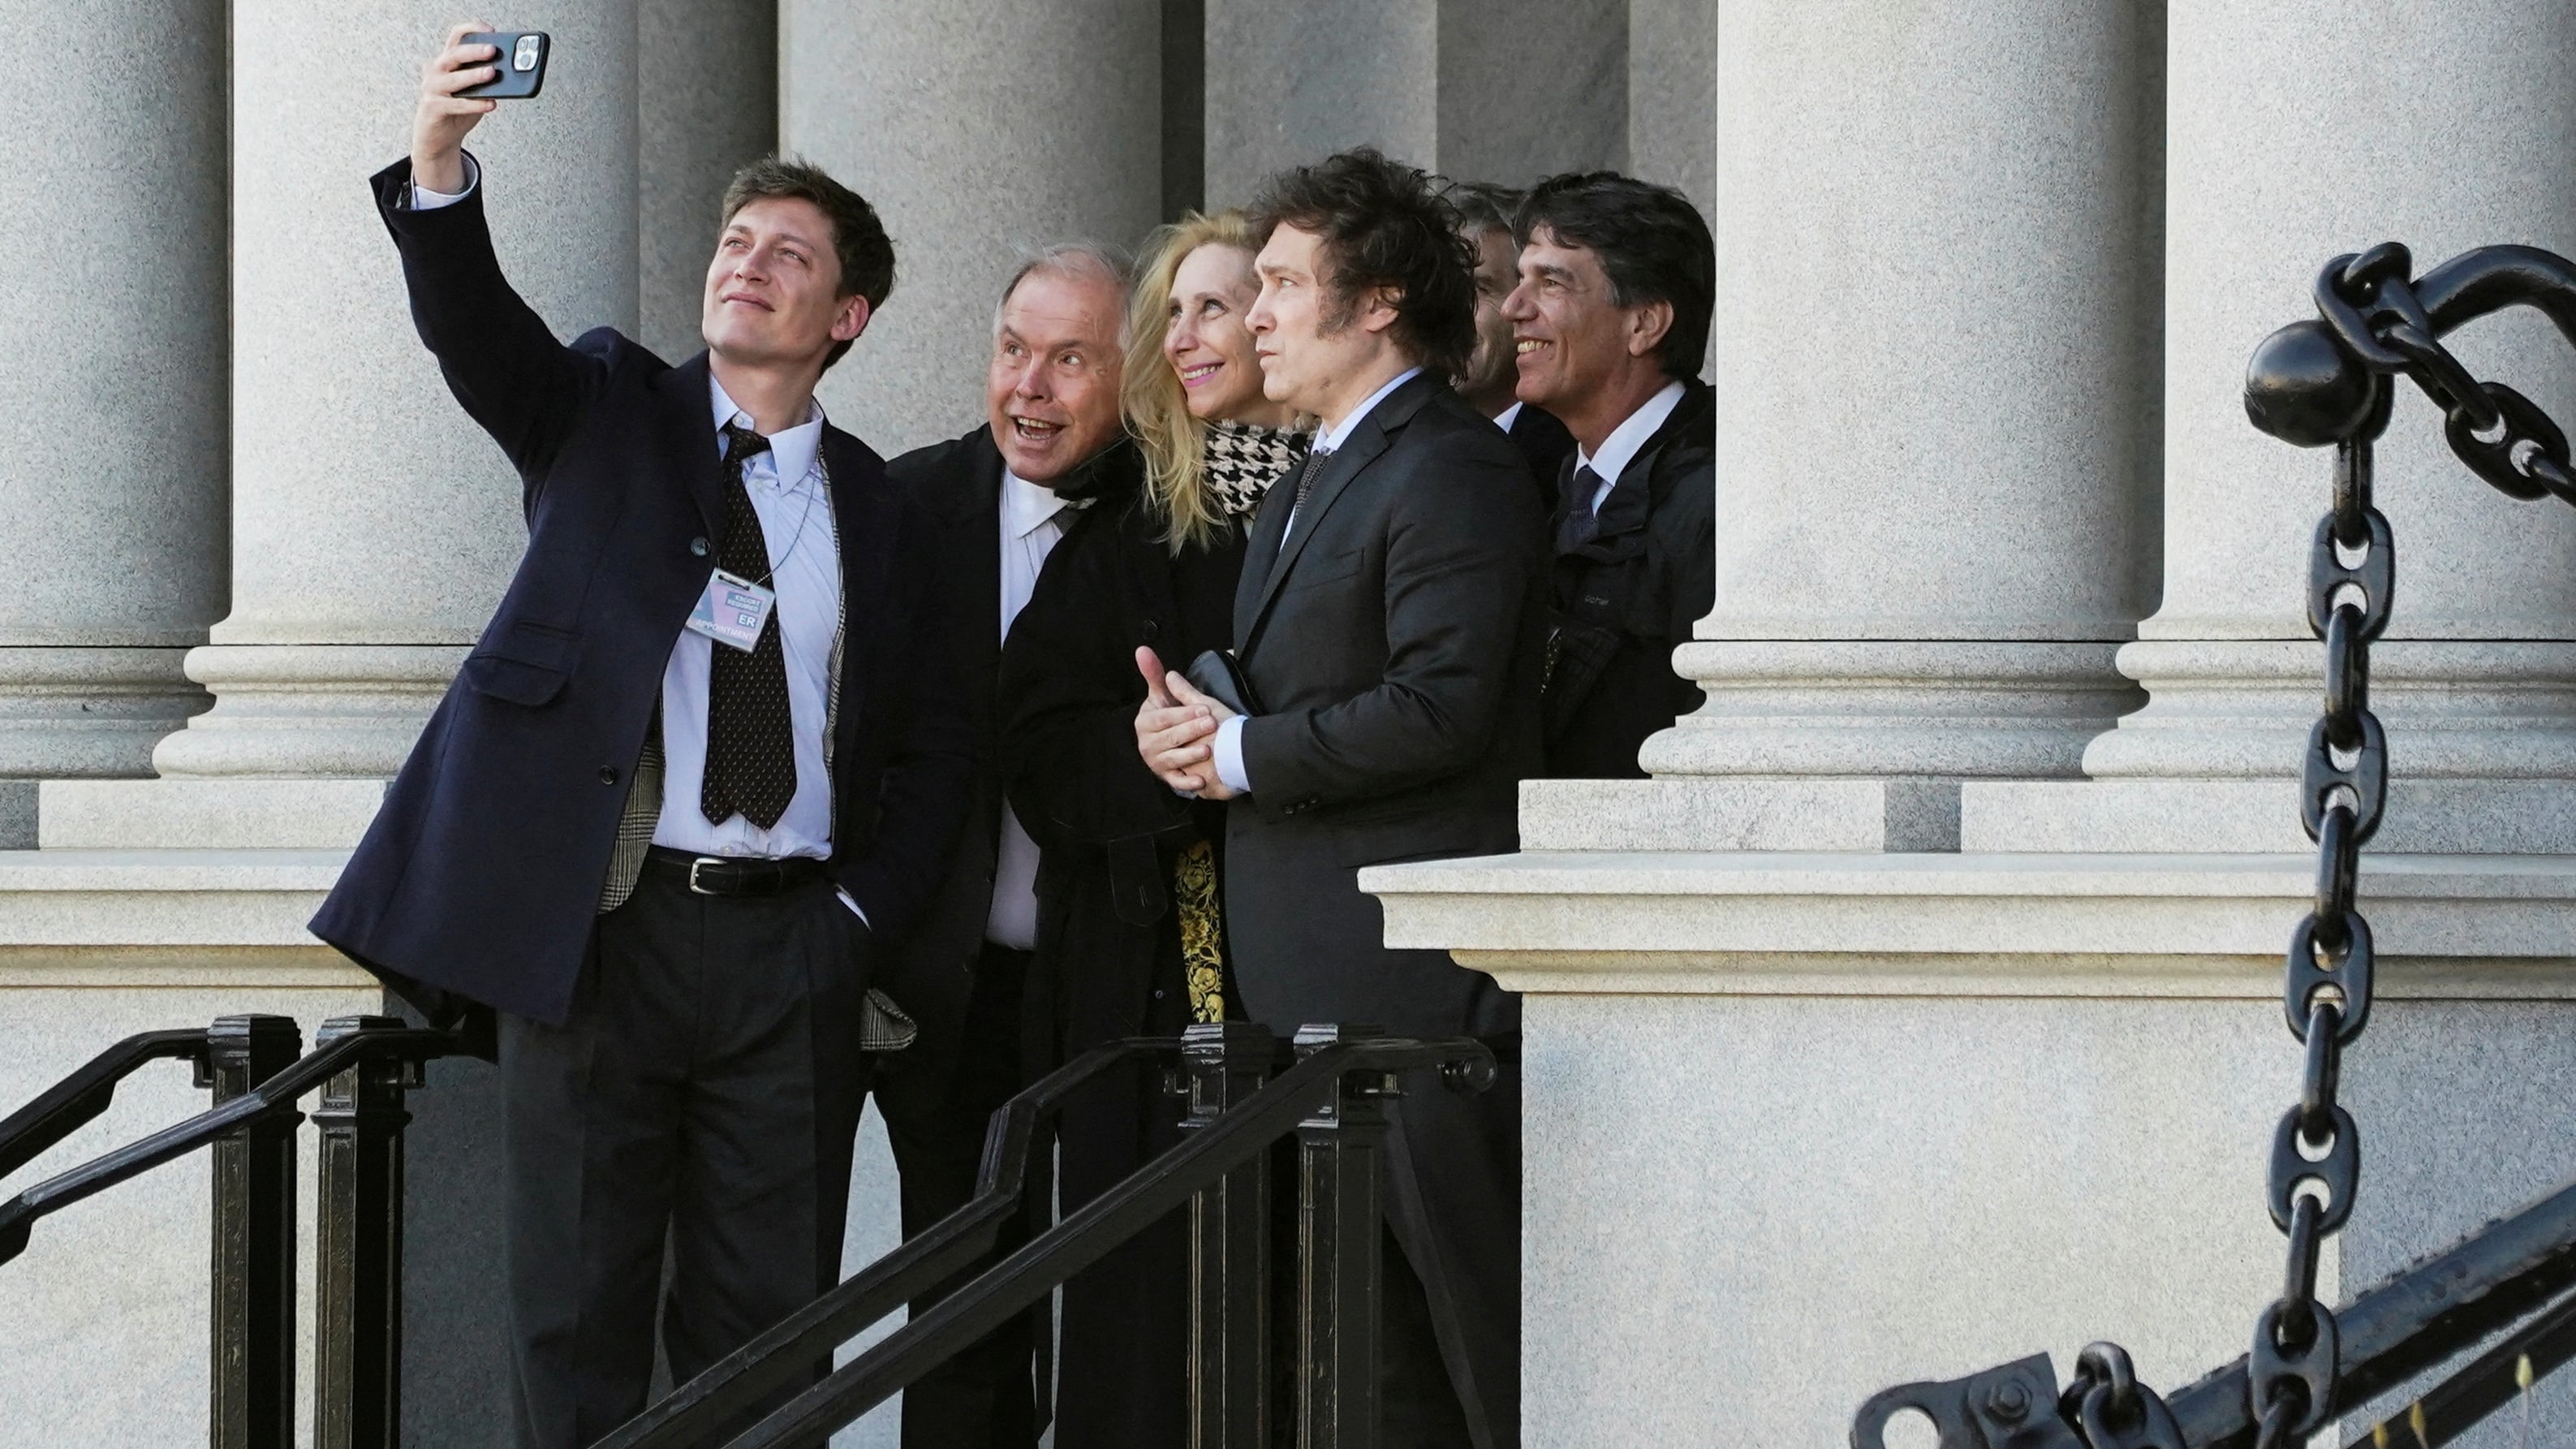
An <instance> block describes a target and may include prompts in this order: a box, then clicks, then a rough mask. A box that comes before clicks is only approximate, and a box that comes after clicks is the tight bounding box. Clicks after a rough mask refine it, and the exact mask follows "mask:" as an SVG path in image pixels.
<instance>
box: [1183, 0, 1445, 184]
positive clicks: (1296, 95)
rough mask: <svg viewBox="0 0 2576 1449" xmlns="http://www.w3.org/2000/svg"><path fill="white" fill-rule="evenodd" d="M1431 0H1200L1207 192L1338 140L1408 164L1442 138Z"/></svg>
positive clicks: (1314, 155) (1423, 161) (1304, 157)
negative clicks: (1203, 0)
mask: <svg viewBox="0 0 2576 1449" xmlns="http://www.w3.org/2000/svg"><path fill="white" fill-rule="evenodd" d="M1440 36H1441V16H1440V5H1439V0H1319V3H1311V4H1304V5H1298V6H1284V5H1274V4H1269V3H1266V0H1207V199H1208V205H1210V206H1241V205H1243V204H1244V203H1245V202H1247V201H1249V200H1251V199H1252V195H1253V193H1254V192H1255V191H1257V190H1259V189H1260V186H1261V182H1262V179H1263V178H1264V177H1267V176H1268V175H1270V173H1272V172H1274V171H1277V170H1279V169H1281V168H1282V167H1287V166H1293V165H1296V164H1297V163H1299V162H1301V161H1313V160H1316V159H1318V158H1319V157H1322V156H1325V155H1328V154H1330V153H1331V152H1334V151H1338V150H1340V149H1342V148H1344V147H1346V146H1358V145H1363V144H1365V145H1371V146H1375V147H1377V148H1378V149H1379V150H1381V151H1384V152H1386V153H1387V154H1388V155H1390V156H1395V157H1400V158H1402V159H1404V160H1406V161H1410V162H1412V163H1413V164H1415V165H1417V166H1431V165H1435V164H1437V162H1438V159H1439V154H1438V153H1439V149H1440V86H1439V80H1438V77H1439V74H1440Z"/></svg>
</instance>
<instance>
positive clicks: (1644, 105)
mask: <svg viewBox="0 0 2576 1449" xmlns="http://www.w3.org/2000/svg"><path fill="white" fill-rule="evenodd" d="M1717 3H1718V0H1629V3H1628V27H1627V29H1628V166H1629V169H1630V170H1632V171H1634V172H1635V173H1636V174H1637V175H1638V176H1640V177H1642V178H1644V179H1645V180H1648V181H1653V182H1657V183H1660V184H1662V185H1665V186H1676V187H1679V188H1681V192H1682V194H1683V195H1684V196H1687V197H1689V198H1690V199H1691V204H1692V205H1694V206H1697V207H1698V208H1699V209H1700V210H1701V211H1702V212H1704V213H1708V212H1712V209H1713V208H1714V207H1715V205H1716V201H1717Z"/></svg>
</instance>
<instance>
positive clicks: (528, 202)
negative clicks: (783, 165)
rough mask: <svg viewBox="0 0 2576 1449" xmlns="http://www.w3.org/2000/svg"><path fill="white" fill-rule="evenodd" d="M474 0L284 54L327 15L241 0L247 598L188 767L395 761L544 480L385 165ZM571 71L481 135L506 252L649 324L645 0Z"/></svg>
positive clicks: (183, 772) (600, 7)
mask: <svg viewBox="0 0 2576 1449" xmlns="http://www.w3.org/2000/svg"><path fill="white" fill-rule="evenodd" d="M448 17H449V11H448V10H447V9H443V8H441V7H439V6H436V5H430V4H423V3H414V0H405V3H401V4H397V5H389V6H380V7H373V8H369V9H365V10H360V11H352V12H349V13H347V14H343V15H339V16H337V17H335V18H334V19H333V21H332V22H331V37H330V45H329V50H330V52H331V54H332V55H333V56H334V57H335V60H334V61H333V63H332V64H329V65H324V66H318V67H315V66H290V65H281V64H278V63H277V56H278V54H279V51H278V49H277V48H278V47H280V46H286V45H289V44H290V43H293V42H294V41H295V39H296V38H297V37H299V36H303V35H304V34H306V33H307V32H308V31H309V30H310V28H311V27H312V25H313V24H314V23H315V22H314V17H313V15H312V14H311V12H310V11H309V10H308V9H306V8H304V7H300V6H297V5H292V4H287V3H284V0H237V3H236V4H235V5H234V10H233V34H234V46H233V55H234V71H233V86H234V116H235V119H236V131H235V134H234V138H233V175H234V188H233V198H234V224H233V320H234V332H233V335H234V368H233V380H234V408H233V439H234V453H233V608H232V613H231V614H230V615H229V616H228V617H227V618H225V619H224V621H223V622H222V623H219V624H217V625H216V626H215V627H214V631H213V642H212V643H210V644H209V645H207V646H206V647H204V648H201V649H198V650H196V651H195V652H194V653H192V654H191V655H190V656H189V659H188V673H189V676H190V677H191V678H193V679H196V680H197V681H198V682H200V683H202V684H205V685H207V686H209V687H210V688H212V689H213V690H214V691H215V695H216V700H215V707H214V708H213V709H212V710H211V711H209V712H207V713H206V714H203V715H200V716H198V717H197V718H196V719H194V720H192V721H191V722H190V727H189V728H188V729H186V730H184V731H182V732H180V733H178V734H175V735H172V736H170V737H169V738H168V739H166V740H164V741H162V743H161V745H160V748H159V749H158V750H156V751H155V752H154V756H153V763H154V764H155V765H156V766H157V767H158V768H159V769H160V771H161V773H162V774H163V775H165V776H173V777H206V776H219V777H243V776H250V777H269V778H301V779H310V778H314V777H343V778H360V779H366V778H381V777H383V776H387V775H390V774H392V773H393V772H394V770H395V769H396V768H398V767H399V766H400V765H401V763H402V760H403V757H404V755H405V754H406V753H407V752H408V751H409V749H410V747H411V743H412V739H413V737H414V736H415V735H416V734H418V732H419V729H420V725H421V722H422V721H423V720H424V719H426V718H427V716H428V711H429V709H430V707H431V705H432V704H434V703H435V702H436V700H437V697H438V694H439V692H440V690H441V689H442V688H444V687H445V685H446V683H447V679H448V676H449V675H450V674H451V673H452V672H453V671H454V669H455V667H456V664H457V662H458V660H459V659H461V658H462V657H463V655H464V652H465V649H466V647H467V646H468V645H469V644H470V643H471V642H472V641H473V639H474V637H475V635H476V634H477V633H478V632H479V631H480V630H481V628H482V626H483V623H484V621H485V619H486V618H487V617H488V616H489V615H490V612H491V609H492V606H493V604H494V603H495V602H496V601H497V600H498V599H499V597H500V593H501V589H502V587H503V585H504V584H505V583H506V582H507V581H508V579H509V576H510V570H511V568H512V567H513V565H515V564H516V562H517V561H518V557H519V553H520V550H521V549H522V547H523V546H524V543H525V532H524V526H523V524H522V523H521V521H520V517H519V483H518V480H517V478H516V477H515V476H514V475H513V474H512V473H511V471H510V469H509V467H508V466H507V465H506V464H505V463H504V462H503V461H502V458H501V454H500V452H499V450H498V449H497V448H495V447H494V446H493V444H492V443H491V441H490V440H489V439H487V438H486V437H484V436H483V434H482V433H481V432H480V431H479V430H478V429H477V428H476V427H475V426H474V424H473V423H472V422H471V421H469V420H468V419H467V418H466V416H465V415H464V413H463V412H461V411H460V410H459V409H458V408H457V406H456V404H455V402H454V401H453V400H452V399H451V398H450V397H449V396H448V394H447V389H446V387H445V386H444V385H443V384H442V383H441V382H440V381H439V377H438V369H437V366H436V365H435V363H433V362H432V361H431V359H430V357H429V355H428V353H427V352H426V351H425V350H423V349H422V347H421V345H420V340H419V338H418V336H417V335H416V334H415V333H414V332H413V330H412V324H411V318H410V315H409V312H408V310H407V308H406V306H405V304H404V301H403V285H402V277H401V271H400V267H399V265H398V264H397V260H396V257H395V253H394V249H393V245H392V243H391V242H390V241H388V240H387V238H386V236H385V232H384V226H383V223H382V222H381V221H379V220H378V219H377V217H376V215H375V209H374V204H373V201H372V199H371V197H370V196H369V194H368V190H367V185H366V178H367V176H368V174H369V173H371V172H373V171H374V170H376V169H377V168H378V167H381V166H383V165H384V164H386V163H387V162H389V161H392V160H394V159H395V158H396V157H398V156H400V155H401V154H402V151H403V147H404V145H405V142H406V138H407V137H408V135H409V121H410V114H411V98H412V95H413V93H414V91H415V89H416V87H417V85H418V76H419V68H420V65H421V63H422V61H423V60H424V59H425V58H426V57H427V56H428V54H429V52H430V50H431V48H432V47H433V46H434V45H435V44H436V43H437V41H438V39H439V36H440V34H441V32H442V30H443V28H444V27H445V25H446V24H447V23H448ZM547 26H548V29H549V30H550V31H551V32H552V34H553V36H554V50H553V54H552V58H551V60H550V61H549V64H548V69H547V76H546V86H545V92H544V94H543V95H542V96H539V97H538V98H536V99H534V100H526V101H508V102H504V103H503V104H502V106H501V109H500V110H499V111H498V112H497V113H495V114H494V115H493V116H491V117H490V118H489V119H487V120H486V121H485V122H484V123H483V125H482V126H481V128H479V129H478V130H477V131H476V132H475V135H474V140H473V142H472V149H473V151H474V153H475V154H476V155H477V156H478V157H479V158H481V160H482V162H483V166H484V186H485V188H486V193H485V200H486V202H487V204H488V206H489V208H490V213H491V216H492V222H493V231H494V235H495V240H496V244H497V246H498V248H499V251H500V255H501V260H502V263H503V265H504V266H505V267H507V268H508V269H509V273H510V276H511V278H512V280H513V281H514V282H515V283H516V284H517V286H518V288H519V290H520V292H521V293H522V294H523V295H525V296H526V297H527V298H528V300H529V301H530V303H531V304H533V305H534V306H535V307H536V309H537V310H538V311H539V312H540V313H542V314H543V315H544V316H545V317H546V318H548V319H549V321H551V322H552V323H553V324H554V326H555V327H556V329H557V331H558V332H560V333H561V334H563V335H565V336H570V335H572V334H573V333H575V332H578V331H580V330H581V329H583V328H586V327H589V326H592V325H594V324H599V323H608V324H612V325H616V326H619V327H623V328H626V329H629V330H632V329H633V328H634V326H635V322H636V265H637V248H636V239H635V217H636V181H635V174H636V168H635V154H636V146H635V141H636V102H635V16H634V11H633V7H632V6H630V5H627V4H625V3H622V0H572V3H567V4H565V5H562V6H559V7H557V8H555V9H554V10H553V11H552V12H551V13H550V15H549V18H548V21H547Z"/></svg>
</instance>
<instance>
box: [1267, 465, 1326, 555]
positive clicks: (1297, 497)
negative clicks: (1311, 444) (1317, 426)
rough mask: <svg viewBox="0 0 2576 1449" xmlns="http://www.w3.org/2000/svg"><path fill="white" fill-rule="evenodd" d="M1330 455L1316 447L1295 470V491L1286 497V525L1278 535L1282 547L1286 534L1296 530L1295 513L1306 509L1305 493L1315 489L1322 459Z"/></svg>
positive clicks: (1286, 541)
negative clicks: (1302, 464) (1303, 464)
mask: <svg viewBox="0 0 2576 1449" xmlns="http://www.w3.org/2000/svg"><path fill="white" fill-rule="evenodd" d="M1331 456H1333V455H1332V453H1331V452H1330V451H1328V450H1324V449H1317V450H1316V451H1314V452H1311V453H1308V454H1307V455H1306V466H1305V467H1303V468H1300V469H1298V470H1297V491H1296V492H1295V493H1294V494H1292V495H1290V496H1289V499H1288V527H1287V528H1286V529H1284V530H1282V531H1281V533H1280V535H1279V543H1280V546H1281V548H1282V549H1285V548H1286V546H1287V543H1288V535H1289V534H1291V533H1294V532H1296V530H1297V515H1299V514H1300V513H1303V512H1305V511H1306V495H1307V494H1309V493H1312V492H1314V491H1315V475H1316V474H1318V473H1321V472H1323V471H1324V460H1325V459H1327V458H1330V457H1331Z"/></svg>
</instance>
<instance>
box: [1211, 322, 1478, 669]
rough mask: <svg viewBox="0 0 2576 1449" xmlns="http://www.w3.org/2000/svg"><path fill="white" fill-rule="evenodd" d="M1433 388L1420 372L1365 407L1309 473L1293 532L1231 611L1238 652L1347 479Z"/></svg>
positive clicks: (1283, 523) (1248, 645) (1373, 457)
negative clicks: (1254, 588)
mask: <svg viewBox="0 0 2576 1449" xmlns="http://www.w3.org/2000/svg"><path fill="white" fill-rule="evenodd" d="M1436 385H1437V384H1435V383H1434V382H1433V381H1432V380H1431V376H1430V374H1428V373H1425V374H1423V375H1422V376H1420V377H1417V378H1414V379H1413V380H1412V381H1410V382H1407V383H1406V384H1405V385H1404V386H1402V387H1399V388H1397V389H1396V390H1395V391H1394V392H1392V393H1389V394H1388V395H1387V396H1386V397H1385V398H1383V399H1381V400H1380V401H1379V403H1378V405H1377V406H1376V407H1374V408H1371V409H1369V415H1368V416H1367V417H1365V418H1363V419H1361V420H1360V425H1359V426H1358V427H1356V428H1354V429H1352V430H1351V435H1350V436H1349V437H1347V438H1344V439H1343V440H1342V445H1341V447H1339V448H1337V449H1335V450H1334V451H1333V454H1332V456H1331V457H1329V458H1327V459H1325V460H1324V466H1323V468H1322V469H1321V470H1320V471H1318V472H1317V473H1316V475H1315V482H1314V486H1313V487H1311V488H1309V489H1308V490H1307V491H1306V506H1305V507H1303V508H1300V509H1298V510H1297V518H1296V528H1295V531H1294V532H1293V533H1289V534H1287V535H1286V537H1285V540H1284V542H1281V543H1278V544H1274V545H1273V547H1274V548H1276V549H1277V550H1278V562H1276V563H1275V564H1273V565H1272V566H1271V567H1270V570H1269V572H1268V574H1267V576H1266V577H1264V578H1263V579H1262V580H1261V587H1260V591H1259V592H1258V593H1256V594H1254V595H1253V598H1252V607H1251V609H1250V610H1249V611H1245V610H1241V609H1238V610H1237V617H1236V619H1235V634H1234V636H1235V638H1236V639H1237V640H1238V641H1240V646H1239V649H1238V652H1239V653H1244V654H1249V653H1250V652H1251V649H1252V644H1253V636H1254V635H1255V634H1257V633H1258V632H1259V631H1260V628H1261V621H1262V619H1263V617H1264V616H1266V615H1267V614H1268V613H1269V612H1270V604H1271V601H1272V600H1274V599H1276V598H1278V597H1279V589H1280V586H1281V585H1283V584H1284V583H1286V582H1287V579H1288V575H1289V573H1290V572H1291V571H1293V570H1294V569H1295V568H1296V567H1297V560H1298V559H1299V558H1301V557H1303V556H1304V555H1305V552H1306V544H1307V541H1308V540H1310V539H1312V538H1313V537H1314V536H1315V530H1316V529H1317V528H1319V527H1321V526H1322V524H1323V522H1324V515H1325V514H1326V513H1328V512H1330V511H1331V509H1332V506H1333V503H1334V501H1335V500H1336V499H1338V498H1340V497H1341V496H1342V494H1343V493H1345V492H1347V491H1348V490H1349V488H1350V486H1351V482H1352V480H1353V479H1356V478H1358V477H1359V476H1360V474H1362V473H1363V472H1366V471H1367V470H1368V465H1369V464H1371V463H1373V462H1375V461H1377V457H1378V455H1379V454H1381V453H1383V452H1385V451H1386V449H1387V444H1388V443H1389V442H1390V441H1391V439H1390V437H1389V434H1390V431H1391V430H1392V429H1395V428H1400V427H1402V426H1404V424H1405V423H1406V422H1408V421H1410V420H1411V419H1412V417H1413V414H1414V412H1415V410H1416V409H1418V408H1420V407H1421V406H1422V402H1423V400H1424V399H1425V398H1427V397H1429V396H1430V395H1431V389H1432V388H1433V387H1435V386H1436ZM1272 491H1273V492H1274V493H1275V492H1277V491H1278V490H1276V489H1273V490H1272ZM1269 512H1270V510H1269V509H1266V508H1265V509H1264V510H1263V513H1264V515H1265V516H1264V517H1263V519H1262V525H1263V528H1264V530H1265V531H1266V530H1267V529H1268V527H1269V523H1270V520H1269V518H1268V517H1267V514H1268V513H1269ZM1279 512H1280V514H1281V515H1282V516H1281V519H1280V527H1281V528H1282V529H1286V528H1287V527H1288V519H1287V517H1286V514H1287V512H1288V510H1287V508H1286V507H1284V506H1283V507H1282V508H1280V509H1279Z"/></svg>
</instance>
